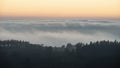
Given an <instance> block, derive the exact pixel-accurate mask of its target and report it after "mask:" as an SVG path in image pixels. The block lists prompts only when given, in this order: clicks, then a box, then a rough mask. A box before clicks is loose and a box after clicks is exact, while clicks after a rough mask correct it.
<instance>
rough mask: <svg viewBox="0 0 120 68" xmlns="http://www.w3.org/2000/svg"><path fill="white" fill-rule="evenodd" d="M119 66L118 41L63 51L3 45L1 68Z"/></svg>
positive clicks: (0, 43) (63, 48)
mask: <svg viewBox="0 0 120 68" xmlns="http://www.w3.org/2000/svg"><path fill="white" fill-rule="evenodd" d="M56 46H57V45H56ZM119 63H120V42H118V41H116V40H115V41H105V40H103V41H96V42H90V43H89V44H84V43H81V42H79V43H77V44H75V45H73V44H71V43H68V44H67V45H62V46H61V47H52V46H44V44H31V43H29V42H27V41H18V40H3V41H0V68H120V65H119Z"/></svg>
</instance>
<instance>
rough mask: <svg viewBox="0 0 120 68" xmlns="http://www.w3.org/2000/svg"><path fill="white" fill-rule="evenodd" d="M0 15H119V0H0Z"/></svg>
mask: <svg viewBox="0 0 120 68" xmlns="http://www.w3.org/2000/svg"><path fill="white" fill-rule="evenodd" d="M0 16H13V17H14V16H23V17H26V16H28V17H32V16H35V17H120V0H0Z"/></svg>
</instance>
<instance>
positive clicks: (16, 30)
mask: <svg viewBox="0 0 120 68" xmlns="http://www.w3.org/2000/svg"><path fill="white" fill-rule="evenodd" d="M119 23H120V20H119V19H115V20H113V19H109V20H108V19H0V39H1V40H5V39H17V40H27V41H30V42H31V43H43V44H45V45H52V46H60V45H63V44H66V43H68V42H71V43H73V44H74V43H77V42H85V43H86V42H89V41H96V40H120V30H119V29H120V24H119Z"/></svg>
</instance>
